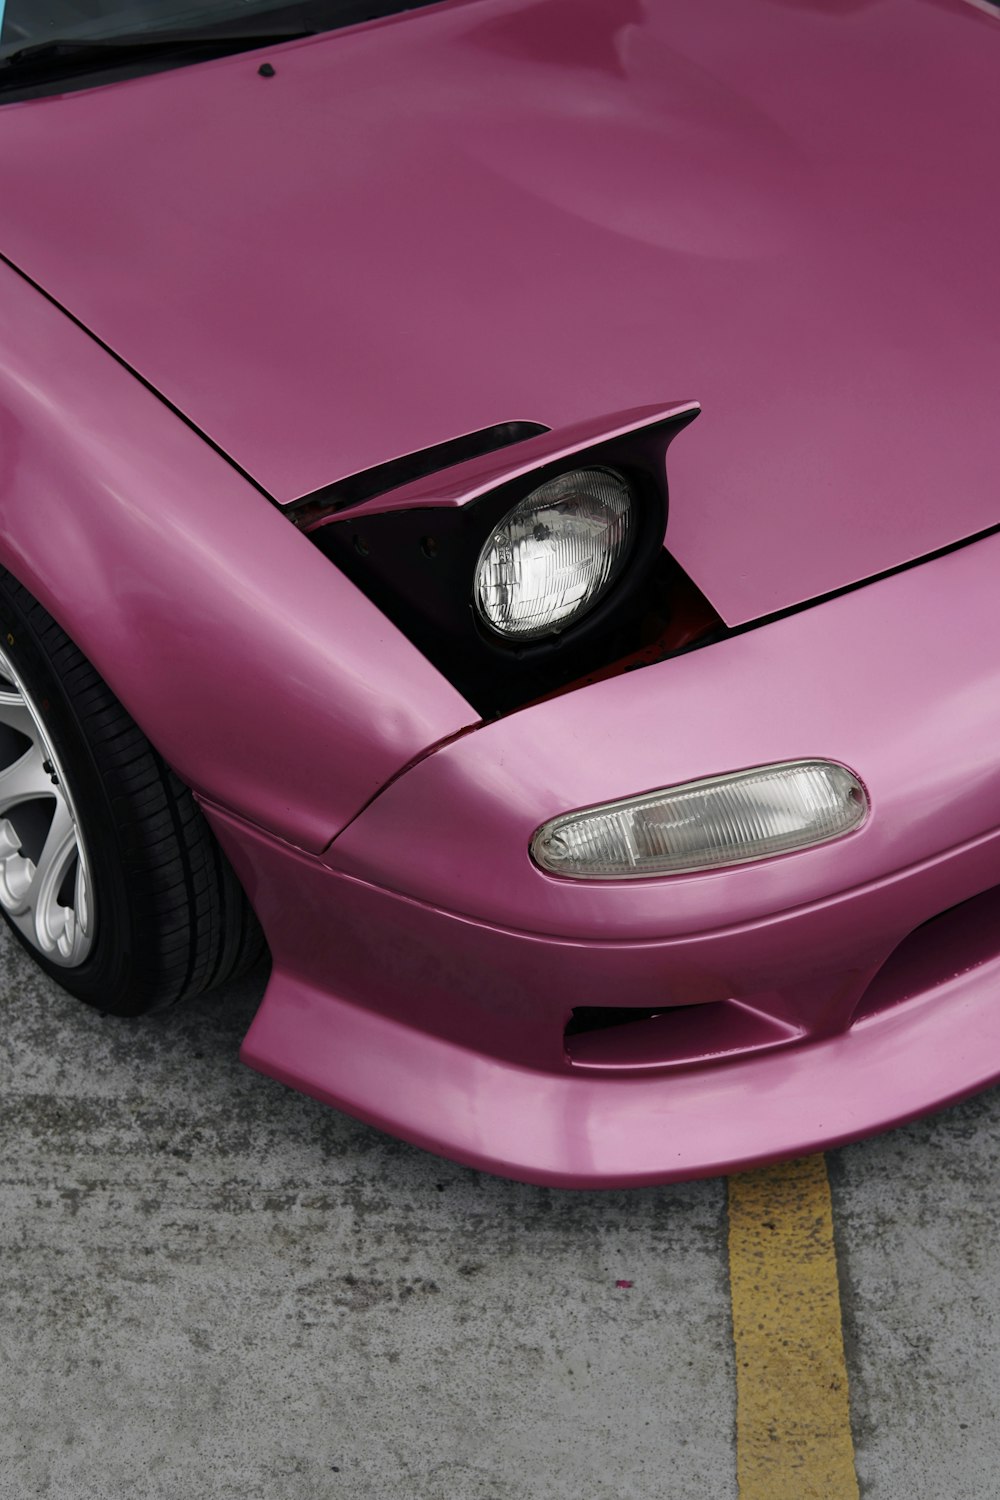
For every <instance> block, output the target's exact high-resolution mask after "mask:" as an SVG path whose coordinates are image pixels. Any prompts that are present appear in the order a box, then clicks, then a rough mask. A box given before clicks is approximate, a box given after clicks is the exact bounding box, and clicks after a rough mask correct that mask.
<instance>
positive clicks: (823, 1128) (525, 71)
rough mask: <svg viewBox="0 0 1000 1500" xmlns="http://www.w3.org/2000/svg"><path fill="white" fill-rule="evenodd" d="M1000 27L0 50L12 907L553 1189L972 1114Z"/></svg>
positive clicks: (986, 1020) (849, 12)
mask: <svg viewBox="0 0 1000 1500" xmlns="http://www.w3.org/2000/svg"><path fill="white" fill-rule="evenodd" d="M998 246H1000V8H998V7H997V5H995V4H994V3H992V0H753V3H748V0H444V3H438V4H419V3H417V4H413V3H412V0H296V3H285V4H282V3H280V0H201V3H198V0H6V4H4V0H0V906H2V908H3V912H4V915H5V917H6V919H7V921H8V922H9V924H10V926H11V927H12V929H13V931H14V933H15V935H16V936H17V938H19V939H20V941H21V942H22V943H23V944H24V945H25V946H26V947H27V948H28V949H29V950H30V951H31V952H32V953H33V954H34V955H35V957H36V958H37V960H38V962H39V963H40V964H41V966H42V968H43V969H44V970H45V971H46V972H47V973H48V974H49V975H51V976H52V977H53V978H54V979H56V980H57V981H58V982H59V983H60V984H62V985H63V986H64V987H65V988H66V989H67V990H69V991H70V992H71V993H72V994H74V995H76V996H78V997H79V998H80V999H81V1000H83V1001H85V1002H87V1003H88V1004H91V1005H95V1006H98V1007H100V1008H102V1009H104V1010H107V1011H112V1012H115V1013H118V1014H135V1013H138V1012H140V1011H144V1010H147V1009H150V1008H152V1007H154V1006H161V1005H164V1004H168V1003H170V1002H173V1001H175V1000H178V999H181V998H183V997H191V996H194V995H197V994H198V993H199V992H201V991H203V990H205V989H206V988H207V987H208V986H210V985H212V984H216V983H219V982H221V981H222V980H224V979H226V978H227V977H230V976H232V975H233V974H235V973H237V972H239V971H240V970H241V969H244V968H246V967H247V966H248V965H250V964H251V963H253V962H254V961H255V960H256V959H257V958H258V957H259V956H260V954H261V953H262V951H263V950H264V949H265V947H266V949H267V951H268V952H269V954H270V960H271V973H270V980H269V982H268V985H267V989H266V992H265V994H264V998H263V1001H262V1004H261V1006H260V1009H259V1012H258V1013H257V1015H256V1018H255V1019H254V1021H253V1024H252V1026H251V1028H250V1032H249V1034H248V1036H247V1038H246V1041H245V1043H244V1047H243V1055H244V1057H245V1059H246V1061H247V1062H248V1063H250V1064H251V1066H253V1067H255V1068H258V1069H260V1070H261V1071H262V1072H265V1073H269V1074H272V1075H273V1076H275V1077H276V1078H279V1079H282V1080H284V1081H285V1082H286V1083H289V1084H292V1085H293V1086H295V1087H296V1088H300V1089H303V1090H305V1091H306V1092H307V1093H310V1094H312V1095H315V1096H316V1097H318V1098H320V1099H324V1100H327V1101H329V1102H330V1103H331V1104H334V1105H336V1106H337V1107H338V1108H340V1109H343V1110H346V1111H348V1112H350V1113H351V1114H354V1115H357V1116H359V1117H361V1118H362V1119H365V1120H368V1121H371V1122H373V1123H375V1124H377V1125H379V1126H382V1127H383V1128H385V1129H386V1130H389V1131H391V1132H394V1133H395V1134H398V1135H399V1136H402V1137H404V1138H405V1139H407V1140H409V1141H413V1142H417V1143H419V1144H420V1145H423V1146H426V1147H428V1148H430V1149H431V1150H434V1151H439V1152H442V1153H444V1154H445V1155H448V1156H451V1157H454V1158H456V1159H457V1160H460V1161H464V1162H469V1163H472V1164H474V1165H476V1166H480V1167H484V1168H486V1169H488V1170H490V1171H494V1172H500V1173H505V1174H508V1175H510V1176H513V1177H518V1178H522V1179H525V1180H528V1181H534V1182H548V1183H558V1184H567V1185H577V1186H583V1185H592V1186H600V1185H610V1184H628V1183H642V1182H657V1181H664V1180H667V1179H670V1178H673V1177H681V1176H692V1175H697V1174H703V1173H711V1172H722V1171H726V1170H729V1169H730V1168H733V1167H739V1166H743V1165H747V1164H750V1163H754V1162H760V1161H764V1160H767V1159H768V1158H773V1157H776V1156H779V1155H783V1154H787V1153H791V1152H797V1151H804V1150H811V1149H813V1148H816V1147H820V1146H823V1145H827V1144H831V1143H833V1142H837V1141H844V1140H848V1139H850V1138H851V1137H855V1136H858V1135H861V1134H863V1133H864V1132H867V1131H871V1130H875V1129H879V1128H882V1127H885V1126H887V1125H890V1124H892V1123H893V1122H895V1121H899V1120H903V1119H905V1118H907V1117H909V1116H912V1115H914V1114H916V1113H918V1112H920V1111H924V1110H927V1109H930V1108H932V1107H934V1106H937V1105H940V1104H943V1103H944V1102H946V1101H948V1100H952V1099H955V1098H957V1097H959V1096H960V1095H962V1094H966V1093H968V1092H970V1091H971V1090H973V1089H976V1088H980V1087H982V1086H983V1085H985V1084H987V1083H990V1082H991V1081H993V1080H995V1079H997V1078H998V1077H1000V415H998V401H1000V276H998V274H997V271H998Z"/></svg>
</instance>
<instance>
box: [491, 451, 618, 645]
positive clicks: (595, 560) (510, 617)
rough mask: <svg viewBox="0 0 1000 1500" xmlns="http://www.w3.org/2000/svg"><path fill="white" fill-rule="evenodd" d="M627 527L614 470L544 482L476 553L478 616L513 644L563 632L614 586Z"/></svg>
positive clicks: (581, 472)
mask: <svg viewBox="0 0 1000 1500" xmlns="http://www.w3.org/2000/svg"><path fill="white" fill-rule="evenodd" d="M632 524H633V503H632V491H631V489H630V488H629V486H628V485H627V484H626V482H625V480H624V479H623V478H622V477H621V475H620V474H616V473H614V471H613V470H611V469H574V470H572V471H571V472H570V473H568V474H560V475H558V476H557V477H556V478H555V479H550V480H548V481H547V482H546V483H545V484H543V485H541V486H540V488H539V489H537V490H533V491H532V493H531V494H530V495H528V496H527V497H526V498H525V499H524V500H522V501H521V503H520V504H519V505H516V506H515V507H514V509H513V510H512V511H510V512H509V513H508V514H507V515H506V516H504V518H503V520H502V521H501V522H500V524H499V526H497V528H496V529H495V531H494V532H493V535H492V536H491V537H490V538H489V540H488V541H487V543H486V545H485V547H484V548H483V550H482V552H481V553H480V554H479V562H478V564H477V565H476V583H475V601H476V608H477V610H478V612H479V615H480V617H481V618H482V619H483V620H484V621H485V623H486V624H487V625H488V626H489V627H490V629H491V630H495V631H496V632H497V634H498V635H503V636H507V637H509V638H511V639H515V640H530V639H532V638H533V637H535V636H540V635H549V634H552V633H554V632H556V631H558V630H562V629H564V628H565V627H566V626H567V625H568V624H569V623H570V622H571V621H573V620H575V619H577V618H578V617H579V616H580V615H583V614H585V613H586V612H587V611H588V610H590V609H593V607H594V605H595V604H596V603H597V602H598V600H599V599H602V598H603V597H604V595H605V594H606V593H607V591H608V589H609V588H610V587H611V585H612V584H613V583H614V581H615V579H616V578H617V576H618V573H619V572H620V570H621V567H622V564H623V563H624V561H625V558H626V556H627V554H628V544H629V540H630V537H631V533H632Z"/></svg>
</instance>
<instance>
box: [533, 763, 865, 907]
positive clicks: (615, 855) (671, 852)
mask: <svg viewBox="0 0 1000 1500" xmlns="http://www.w3.org/2000/svg"><path fill="white" fill-rule="evenodd" d="M867 812H868V799H867V797H866V795H865V791H864V788H863V787H862V785H861V783H860V782H859V781H858V779H857V777H856V776H853V775H852V774H851V772H850V771H848V770H846V769H845V767H843V766H838V765H835V764H833V762H831V761H824V760H800V761H788V762H785V763H784V764H781V765H774V766H759V767H757V768H756V769H755V770H752V771H737V772H735V773H733V774H732V775H729V776H713V777H710V778H709V779H707V780H705V781H689V782H687V783H685V784H684V785H683V786H675V787H668V788H666V789H665V790H663V791H659V792H649V793H647V794H646V795H645V796H642V797H629V798H628V799H627V800H625V801H621V802H607V803H604V804H603V805H602V806H600V807H590V808H586V809H585V810H584V811H582V812H574V813H567V814H565V815H564V816H562V817H559V818H553V819H552V820H551V822H549V823H545V824H543V826H542V827H541V828H539V830H538V832H537V833H536V834H535V836H534V838H533V839H532V841H531V854H532V857H533V859H534V860H535V862H536V863H537V864H539V865H541V867H542V869H543V870H548V871H550V872H551V873H552V874H554V875H567V876H572V877H574V878H576V879H578V880H627V879H630V878H631V879H633V880H635V879H639V878H640V877H642V876H649V875H680V874H684V873H685V872H691V871H694V870H714V869H718V868H719V867H720V866H724V865H738V864H745V863H747V861H749V860H757V859H769V858H770V857H771V856H773V855H775V854H787V853H789V852H790V851H791V850H793V849H805V848H808V847H809V846H810V845H811V844H822V843H825V842H826V841H827V840H828V839H836V838H840V837H841V836H842V835H843V834H845V833H850V832H851V830H852V829H854V828H857V827H858V826H859V825H860V824H861V823H863V822H864V819H865V817H866V815H867Z"/></svg>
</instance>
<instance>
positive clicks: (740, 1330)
mask: <svg viewBox="0 0 1000 1500" xmlns="http://www.w3.org/2000/svg"><path fill="white" fill-rule="evenodd" d="M729 1274H730V1284H731V1287H732V1300H733V1336H734V1339H735V1344H736V1462H737V1474H738V1478H739V1492H740V1500H858V1482H857V1477H856V1474H855V1470H854V1445H853V1442H852V1439H851V1423H850V1409H849V1404H848V1389H847V1367H846V1365H845V1363H844V1340H843V1333H842V1330H841V1315H840V1292H839V1289H838V1285H837V1260H836V1253H835V1250H834V1243H833V1216H832V1212H831V1204H830V1184H829V1182H828V1180H827V1175H826V1161H825V1159H824V1158H823V1157H822V1156H808V1157H802V1158H800V1159H799V1160H797V1161H791V1162H782V1163H780V1164H779V1165H777V1166H772V1167H762V1168H759V1169H758V1170H757V1171H754V1172H745V1173H741V1174H740V1175H738V1176H734V1177H731V1178H730V1179H729Z"/></svg>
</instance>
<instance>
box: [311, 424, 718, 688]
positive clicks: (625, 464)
mask: <svg viewBox="0 0 1000 1500" xmlns="http://www.w3.org/2000/svg"><path fill="white" fill-rule="evenodd" d="M698 410H699V408H698V406H697V405H696V404H695V403H690V402H689V403H684V404H682V405H680V406H672V407H668V408H666V409H664V408H663V407H658V408H647V409H645V410H644V411H642V412H640V413H626V414H624V415H623V416H622V417H612V418H606V419H604V421H603V422H601V423H593V424H588V426H587V428H586V429H582V430H581V429H575V430H573V431H572V432H567V431H565V430H564V431H563V432H561V433H560V432H542V433H538V432H537V431H536V433H535V435H534V436H531V437H529V438H527V439H525V440H523V441H515V442H513V443H510V444H508V445H505V447H504V448H503V450H502V451H500V452H492V453H490V454H488V455H482V454H481V455H479V456H477V457H476V458H474V459H472V460H469V461H466V462H464V463H460V464H457V465H454V466H453V467H450V468H448V469H445V470H442V471H440V472H437V473H434V474H432V475H427V474H424V475H422V476H421V477H420V478H419V479H417V480H415V481H414V482H412V483H411V484H406V485H402V486H400V487H398V488H396V489H394V490H390V491H388V492H386V493H385V494H382V495H379V496H378V497H377V498H370V499H366V500H365V501H363V502H362V503H361V504H351V501H350V500H347V503H346V507H341V508H339V509H334V510H333V511H332V513H331V512H330V510H327V512H326V513H325V514H320V515H319V516H318V517H317V518H316V519H313V517H315V516H316V501H315V498H314V497H307V500H306V501H304V502H302V505H303V507H304V508H303V512H302V514H303V518H304V520H305V524H304V526H303V529H305V530H307V531H308V534H309V536H310V539H311V540H312V541H313V542H314V543H315V545H316V546H317V547H318V548H319V549H320V550H321V551H322V552H323V553H324V554H325V555H326V556H327V557H329V558H330V559H331V561H333V562H334V563H335V564H336V565H337V567H338V568H340V570H341V571H342V572H343V573H345V574H346V575H347V577H348V578H350V579H351V581H352V582H353V583H355V584H356V585H357V586H358V588H360V589H361V590H362V591H363V592H364V593H365V594H366V595H367V596H368V598H370V599H371V600H372V602H373V603H374V604H376V605H377V606H378V607H379V609H381V610H382V611H383V613H384V614H385V615H386V616H387V617H388V618H389V619H390V620H391V621H392V622H393V624H395V625H396V626H397V627H398V628H399V629H400V630H401V631H402V632H403V633H404V634H405V635H406V636H407V637H408V638H409V639H410V640H411V641H412V642H413V644H414V645H415V646H417V647H418V649H419V650H420V651H422V652H423V653H424V655H425V656H427V657H428V658H429V660H430V661H432V662H433V663H434V665H435V666H436V667H437V668H438V670H439V671H440V672H441V673H442V674H443V675H444V676H445V677H447V678H448V680H449V681H450V682H451V683H452V684H453V685H454V687H456V688H457V689H458V691H459V692H461V693H462V695H463V696H464V697H465V698H467V699H468V701H469V702H470V703H471V704H472V705H473V706H474V707H475V708H476V710H477V712H479V713H480V714H482V715H483V717H493V716H495V715H497V714H500V713H505V712H510V711H511V710H512V709H514V708H518V707H521V706H522V705H524V704H526V703H529V702H531V701H532V700H534V699H536V698H538V697H540V696H543V695H544V694H546V693H549V692H552V691H557V690H558V689H559V688H560V687H562V686H564V685H565V684H567V683H570V682H573V681H575V680H576V679H578V678H580V677H582V676H584V675H585V674H587V673H590V672H593V671H595V670H598V669H600V668H601V667H602V666H604V665H605V664H606V663H608V662H611V661H613V660H615V659H616V658H617V657H619V656H621V655H623V654H628V653H629V652H631V651H634V650H635V649H637V648H638V646H639V645H640V644H641V642H642V635H643V629H644V624H645V622H646V620H647V619H648V617H649V614H650V611H651V609H653V608H654V607H655V606H656V594H657V588H658V574H659V573H661V572H662V564H663V561H664V553H663V539H664V533H665V530H666V524H667V508H668V494H667V478H666V464H665V457H666V451H667V448H668V447H669V445H670V443H671V441H672V440H673V438H674V437H675V436H676V435H677V433H678V432H679V431H681V429H682V428H683V427H685V426H686V425H687V424H688V423H689V422H690V421H692V420H693V419H694V417H695V416H697V414H698ZM508 425H513V424H508ZM589 468H600V469H610V470H613V471H614V472H615V473H617V474H619V475H621V476H622V478H623V479H624V480H625V481H626V482H627V483H628V485H629V487H630V489H631V491H632V495H633V527H632V536H631V540H630V544H629V555H628V559H627V562H626V564H625V565H624V567H623V568H622V569H621V571H620V573H619V575H618V577H617V579H616V581H615V583H614V585H613V586H612V587H611V588H610V589H609V590H608V592H607V593H606V594H605V596H604V597H603V598H601V599H600V601H599V602H598V603H597V604H596V605H595V606H594V607H593V608H592V609H590V610H589V611H588V612H587V613H585V614H583V615H582V616H581V617H580V618H579V619H573V620H571V621H569V622H568V623H567V624H566V625H565V626H564V628H562V629H561V630H560V631H559V632H558V633H553V634H552V635H549V636H544V637H539V638H535V639H531V640H526V641H523V642H516V641H507V640H504V639H503V638H502V637H501V636H498V635H497V634H495V633H494V632H492V631H490V630H488V629H487V628H486V627H485V626H484V624H483V623H482V622H481V621H480V620H479V618H478V614H477V611H476V609H475V608H474V605H473V587H474V581H475V575H476V567H477V563H478V560H479V557H480V553H481V552H482V549H483V546H484V544H485V543H486V541H487V540H488V538H489V537H490V535H491V534H492V532H493V530H494V529H495V528H496V527H497V526H498V525H499V523H500V522H501V521H502V520H503V519H504V517H505V516H506V515H507V514H508V512H509V511H511V510H512V509H513V508H514V507H515V506H516V505H518V504H519V503H520V502H521V501H522V500H524V499H525V498H526V497H527V496H529V495H530V494H532V493H533V492H534V491H535V490H537V489H538V488H540V486H541V485H543V484H545V483H546V482H547V481H548V480H550V479H552V478H555V477H556V476H557V475H559V474H563V473H567V472H569V471H572V470H579V469H589ZM326 494H327V497H328V498H327V504H328V505H329V504H330V502H331V501H332V502H333V504H334V505H335V504H336V500H337V495H336V487H333V488H332V489H331V490H330V491H329V492H326ZM308 505H311V506H312V512H311V514H310V511H309V510H308V509H305V507H306V506H308Z"/></svg>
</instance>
